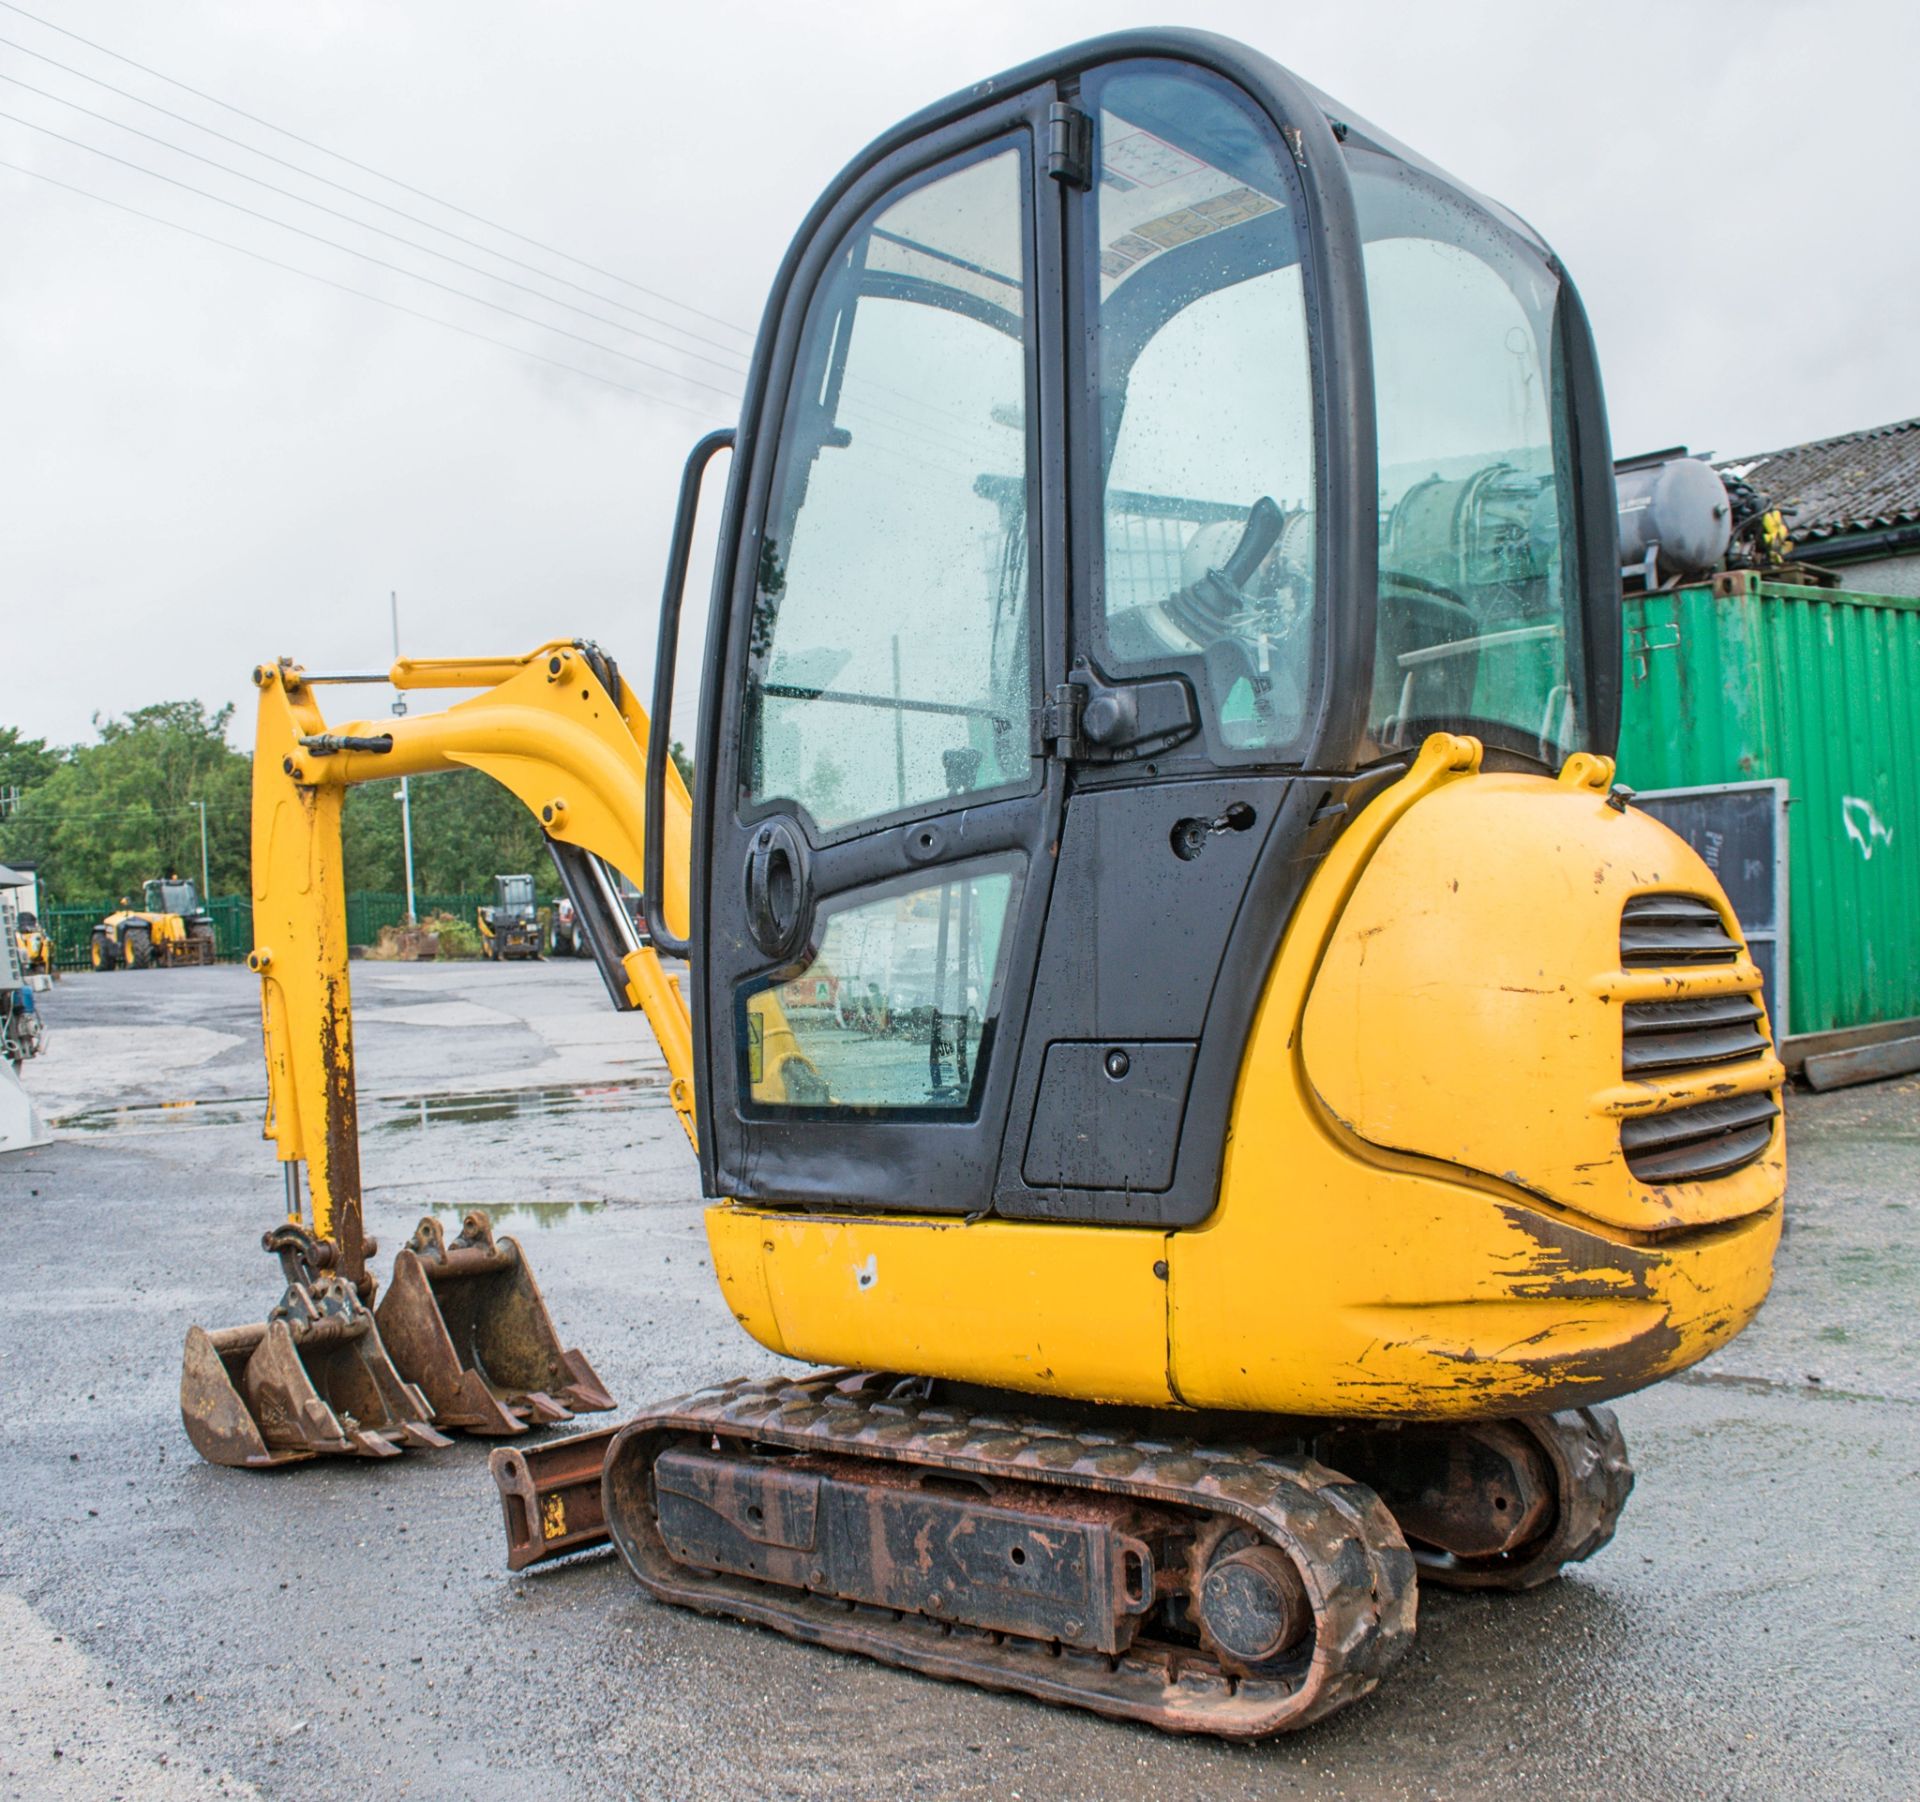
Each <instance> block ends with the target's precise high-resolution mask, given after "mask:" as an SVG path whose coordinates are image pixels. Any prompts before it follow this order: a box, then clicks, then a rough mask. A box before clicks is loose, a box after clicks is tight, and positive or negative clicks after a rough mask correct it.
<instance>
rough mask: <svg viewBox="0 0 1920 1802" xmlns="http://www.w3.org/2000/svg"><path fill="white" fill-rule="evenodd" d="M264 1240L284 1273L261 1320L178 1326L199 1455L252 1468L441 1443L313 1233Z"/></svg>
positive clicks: (184, 1408) (191, 1433)
mask: <svg viewBox="0 0 1920 1802" xmlns="http://www.w3.org/2000/svg"><path fill="white" fill-rule="evenodd" d="M263 1243H264V1244H265V1246H266V1248H267V1249H268V1250H269V1251H272V1252H275V1253H276V1254H278V1255H279V1257H280V1260H281V1263H282V1266H283V1268H284V1269H285V1271H286V1274H287V1278H288V1281H287V1288H286V1293H285V1294H284V1295H282V1297H281V1298H280V1301H279V1304H278V1305H277V1306H276V1307H275V1308H274V1310H273V1312H272V1313H271V1314H270V1315H268V1317H267V1318H266V1320H264V1321H262V1322H260V1323H259V1324H257V1325H251V1326H239V1327H224V1328H221V1329H218V1330H217V1331H213V1332H209V1331H208V1330H207V1329H206V1328H204V1327H198V1326H194V1327H189V1328H188V1329H187V1340H186V1347H185V1352H184V1356H183V1359H182V1365H181V1375H180V1418H181V1420H182V1422H183V1423H184V1424H185V1426H186V1429H187V1437H188V1438H189V1439H190V1440H191V1441H192V1442H193V1446H194V1449H195V1450H196V1451H197V1452H199V1454H200V1455H201V1457H203V1458H205V1459H206V1460H207V1461H208V1462H209V1463H212V1464H226V1465H233V1466H237V1467H240V1468H243V1469H256V1470H257V1469H266V1468H270V1467H271V1466H274V1465H277V1464H297V1463H300V1462H303V1461H304V1460H306V1459H308V1458H318V1457H328V1456H332V1457H348V1458H392V1457H397V1456H398V1455H399V1453H400V1450H401V1447H402V1446H403V1445H413V1446H419V1447H423V1448H424V1447H431V1446H441V1445H447V1444H450V1443H451V1441H449V1440H448V1439H447V1438H446V1437H445V1435H444V1434H441V1433H437V1432H435V1431H434V1429H433V1427H432V1425H431V1424H430V1423H431V1421H432V1419H433V1411H432V1409H431V1408H430V1407H429V1405H428V1403H427V1398H426V1397H425V1396H424V1395H422V1394H421V1392H420V1391H419V1390H418V1389H416V1388H415V1387H414V1386H413V1385H412V1384H411V1383H408V1382H407V1381H405V1380H404V1379H403V1378H402V1377H401V1375H400V1373H399V1372H398V1371H397V1370H395V1369H394V1367H393V1364H392V1361H391V1360H390V1359H389V1358H388V1356H387V1354H386V1350H385V1348H384V1347H383V1346H382V1345H381V1343H380V1329H379V1327H378V1325H377V1324H376V1323H375V1320H374V1317H373V1315H372V1314H371V1313H370V1312H369V1311H368V1309H367V1308H366V1306H365V1305H364V1304H363V1303H362V1302H361V1300H360V1298H359V1296H358V1295H357V1294H356V1293H355V1291H354V1288H353V1285H352V1284H351V1283H348V1282H346V1281H345V1280H343V1279H342V1278H340V1277H338V1276H334V1275H332V1274H330V1273H327V1272H326V1271H324V1270H322V1269H321V1268H320V1266H321V1264H322V1263H323V1262H324V1257H323V1254H322V1252H321V1249H320V1247H319V1245H318V1243H317V1242H316V1241H315V1240H314V1239H313V1238H312V1237H311V1236H310V1235H309V1234H307V1233H305V1232H303V1231H301V1229H300V1228H298V1227H280V1228H277V1229H276V1230H275V1231H273V1232H271V1233H269V1234H267V1236H266V1239H265V1240H264V1242H263Z"/></svg>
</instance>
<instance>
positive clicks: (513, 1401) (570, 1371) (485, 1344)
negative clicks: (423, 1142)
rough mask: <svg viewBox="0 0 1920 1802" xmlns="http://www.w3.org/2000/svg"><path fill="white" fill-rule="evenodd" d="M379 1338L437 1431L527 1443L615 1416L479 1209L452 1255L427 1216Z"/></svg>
mask: <svg viewBox="0 0 1920 1802" xmlns="http://www.w3.org/2000/svg"><path fill="white" fill-rule="evenodd" d="M378 1318H379V1322H380V1336H381V1339H382V1340H383V1341H384V1342H385V1344H386V1346H387V1349H388V1351H389V1352H390V1353H391V1354H392V1357H393V1361H394V1363H395V1364H396V1365H397V1366H398V1367H399V1369H400V1370H401V1372H402V1373H403V1374H404V1375H405V1377H406V1379H407V1380H408V1381H409V1382H410V1383H414V1384H417V1385H418V1386H419V1388H420V1390H421V1391H422V1392H423V1393H424V1394H425V1396H426V1398H427V1400H428V1401H429V1402H431V1403H432V1405H433V1414H434V1419H435V1420H436V1421H437V1422H438V1423H439V1424H440V1425H441V1426H443V1427H460V1428H463V1429H464V1430H465V1431H467V1432H469V1433H482V1434H504V1433H524V1432H525V1431H527V1429H528V1428H529V1427H535V1426H546V1425H550V1424H551V1423H553V1422H555V1421H561V1420H566V1419H569V1418H570V1417H571V1416H573V1415H575V1414H589V1413H599V1412H601V1411H603V1410H605V1409H608V1408H611V1407H612V1406H613V1397H612V1396H611V1395H609V1394H608V1393H607V1391H606V1387H605V1385H604V1384H602V1383H601V1381H600V1379H599V1377H598V1376H596V1375H595V1374H594V1370H593V1366H592V1365H591V1364H589V1363H588V1362H587V1361H586V1359H585V1358H584V1357H582V1356H581V1355H580V1353H579V1352H577V1351H566V1350H563V1349H562V1348H561V1345H560V1335H559V1334H558V1333H557V1332H555V1330H554V1325H553V1317H552V1316H551V1315H550V1314H549V1313H548V1312H547V1304H546V1303H545V1302H544V1301H543V1300H542V1299H541V1297H540V1285H539V1284H538V1283H536V1282H535V1281H534V1280H533V1272H532V1271H531V1270H530V1269H529V1268H528V1267H527V1261H526V1258H525V1256H524V1254H523V1253H522V1252H521V1250H520V1246H519V1244H518V1242H517V1241H515V1240H513V1239H501V1240H499V1241H498V1242H497V1243H496V1242H495V1240H494V1236H493V1224H492V1222H491V1221H490V1220H488V1218H487V1216H486V1215H485V1214H483V1213H481V1212H479V1211H478V1210H477V1209H476V1210H475V1211H474V1212H472V1213H470V1214H468V1215H467V1216H466V1217H465V1218H464V1219H463V1220H462V1221H461V1224H460V1236H459V1237H458V1238H457V1239H455V1240H454V1241H453V1243H452V1244H451V1245H449V1244H448V1243H447V1237H446V1233H445V1230H444V1229H443V1228H442V1227H441V1225H440V1222H439V1221H438V1220H436V1219H434V1217H433V1216H432V1215H431V1214H429V1215H428V1216H427V1217H426V1218H425V1219H424V1220H422V1221H421V1222H420V1225H419V1228H418V1230H417V1231H416V1232H415V1233H414V1235H413V1237H412V1239H411V1240H409V1241H408V1243H407V1244H406V1245H405V1246H404V1247H402V1249H401V1251H400V1253H399V1255H398V1256H397V1257H396V1258H395V1259H394V1261H393V1281H392V1282H391V1283H390V1284H388V1286H387V1292H386V1294H385V1295H384V1296H383V1297H382V1298H381V1301H380V1307H379V1313H378Z"/></svg>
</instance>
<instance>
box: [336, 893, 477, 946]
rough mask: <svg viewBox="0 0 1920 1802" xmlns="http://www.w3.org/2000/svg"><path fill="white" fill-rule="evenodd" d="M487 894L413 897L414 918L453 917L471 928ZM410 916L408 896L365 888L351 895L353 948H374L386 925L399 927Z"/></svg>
mask: <svg viewBox="0 0 1920 1802" xmlns="http://www.w3.org/2000/svg"><path fill="white" fill-rule="evenodd" d="M486 899H487V897H486V896H485V895H422V894H415V896H414V898H413V909H414V916H415V917H416V918H417V919H422V920H424V919H426V918H427V916H428V915H429V914H438V913H447V914H452V915H453V917H454V918H455V919H456V920H459V921H461V922H462V923H464V924H465V925H468V926H471V925H472V924H473V923H474V922H473V915H474V909H475V908H477V907H480V906H482V905H483V904H484V903H485V901H486ZM406 917H407V898H406V896H405V895H389V894H383V893H381V892H380V891H379V890H378V889H364V890H360V891H357V892H355V893H353V894H350V895H348V896H347V943H348V944H350V945H371V944H373V943H374V942H375V941H376V940H377V939H378V938H379V937H380V928H381V927H382V926H399V925H402V924H404V923H405V921H406Z"/></svg>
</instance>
